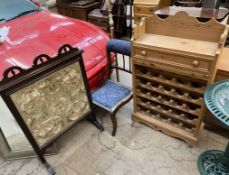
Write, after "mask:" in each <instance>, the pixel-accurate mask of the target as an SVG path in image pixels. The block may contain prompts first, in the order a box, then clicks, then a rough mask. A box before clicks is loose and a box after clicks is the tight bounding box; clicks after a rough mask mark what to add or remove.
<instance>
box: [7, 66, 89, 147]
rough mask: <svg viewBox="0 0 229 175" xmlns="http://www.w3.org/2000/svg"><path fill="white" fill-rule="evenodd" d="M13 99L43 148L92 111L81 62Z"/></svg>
mask: <svg viewBox="0 0 229 175" xmlns="http://www.w3.org/2000/svg"><path fill="white" fill-rule="evenodd" d="M11 98H12V100H13V102H14V104H15V105H16V107H17V109H18V111H19V113H20V114H21V116H22V118H23V119H24V121H25V123H26V124H27V126H28V128H29V129H30V131H31V133H32V134H33V136H34V138H35V139H36V141H37V143H38V144H39V145H40V146H41V145H43V144H45V143H47V142H48V141H49V140H51V139H52V138H54V137H55V136H57V135H58V134H60V132H62V131H63V130H64V129H66V128H68V127H69V126H70V125H71V124H72V123H73V122H74V121H76V120H77V119H79V118H80V117H82V116H83V115H84V114H86V113H87V112H89V111H90V110H91V109H90V105H89V101H88V98H87V93H86V89H85V86H84V81H83V77H82V73H81V69H80V65H79V63H78V62H77V63H74V64H72V65H70V66H67V67H65V68H63V69H62V70H59V71H57V72H55V73H53V74H51V75H49V76H47V77H45V78H43V79H41V80H39V81H37V82H35V83H33V84H31V85H29V86H27V87H25V88H23V89H21V90H19V91H17V92H15V93H14V94H12V95H11Z"/></svg>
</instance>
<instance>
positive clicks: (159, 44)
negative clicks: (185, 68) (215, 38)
mask: <svg viewBox="0 0 229 175" xmlns="http://www.w3.org/2000/svg"><path fill="white" fill-rule="evenodd" d="M135 44H140V45H146V46H150V47H152V48H153V47H155V48H157V49H158V48H160V49H166V50H175V51H177V52H186V53H191V54H193V53H196V54H200V55H207V56H215V55H216V52H217V49H218V43H216V42H209V41H208V42H207V41H198V40H191V39H184V38H177V37H170V36H163V35H156V34H147V33H145V34H143V35H142V36H141V37H140V38H139V39H137V40H136V41H135Z"/></svg>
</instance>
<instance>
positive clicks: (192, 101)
mask: <svg viewBox="0 0 229 175" xmlns="http://www.w3.org/2000/svg"><path fill="white" fill-rule="evenodd" d="M137 86H138V87H141V88H143V89H146V90H149V91H152V92H156V93H159V94H161V95H166V96H168V97H172V98H175V99H178V100H182V101H184V102H187V103H192V104H194V105H199V106H201V105H202V103H203V99H202V100H193V99H188V98H186V97H184V96H177V95H174V94H172V93H171V92H168V91H164V92H163V91H161V90H160V89H159V88H154V87H149V86H148V85H143V84H139V83H138V85H137Z"/></svg>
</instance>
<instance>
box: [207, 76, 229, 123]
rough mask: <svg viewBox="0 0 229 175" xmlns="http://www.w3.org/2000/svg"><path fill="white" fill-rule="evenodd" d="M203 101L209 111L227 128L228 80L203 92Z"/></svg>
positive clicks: (228, 119) (228, 113)
mask: <svg viewBox="0 0 229 175" xmlns="http://www.w3.org/2000/svg"><path fill="white" fill-rule="evenodd" d="M204 100H205V104H206V106H207V108H208V109H209V111H210V112H211V113H212V114H213V115H214V116H215V117H217V118H218V119H219V120H220V121H221V122H223V123H224V124H225V125H227V126H229V80H224V81H219V82H217V83H215V84H212V85H210V86H209V87H208V88H207V90H206V91H205V94H204Z"/></svg>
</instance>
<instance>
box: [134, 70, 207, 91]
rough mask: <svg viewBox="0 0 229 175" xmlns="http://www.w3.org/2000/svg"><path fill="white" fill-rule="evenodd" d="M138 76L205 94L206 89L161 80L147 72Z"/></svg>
mask: <svg viewBox="0 0 229 175" xmlns="http://www.w3.org/2000/svg"><path fill="white" fill-rule="evenodd" d="M136 76H137V77H140V78H144V79H147V80H151V81H155V82H157V83H160V84H164V85H169V86H172V87H174V88H181V89H183V90H186V91H189V92H194V93H198V94H204V89H197V88H189V87H187V86H184V85H178V84H177V83H175V82H172V81H169V80H168V81H164V80H161V79H160V78H156V77H152V76H149V75H145V74H144V75H140V74H136Z"/></svg>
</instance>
